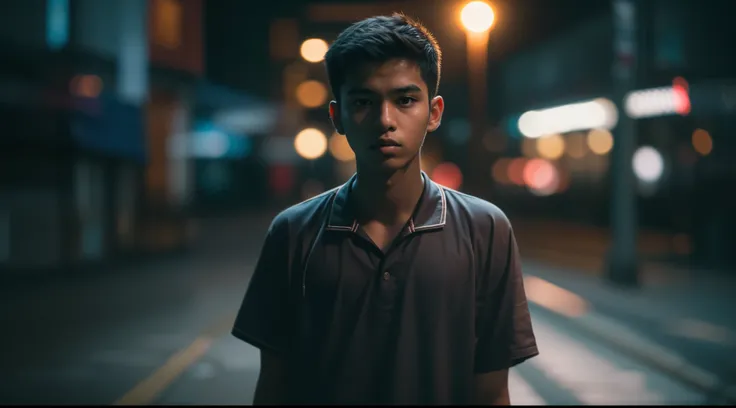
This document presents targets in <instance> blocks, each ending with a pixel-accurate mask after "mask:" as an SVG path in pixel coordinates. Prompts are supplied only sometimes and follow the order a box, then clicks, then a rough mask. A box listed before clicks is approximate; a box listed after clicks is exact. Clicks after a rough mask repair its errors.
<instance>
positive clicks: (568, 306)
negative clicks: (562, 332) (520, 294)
mask: <svg viewBox="0 0 736 408" xmlns="http://www.w3.org/2000/svg"><path fill="white" fill-rule="evenodd" d="M524 289H525V291H526V296H527V298H528V299H529V300H530V301H532V302H534V303H536V304H538V305H540V306H543V307H546V308H547V309H550V310H552V311H553V312H556V313H559V314H562V315H565V316H567V317H579V316H582V315H584V314H585V313H587V312H588V310H589V309H590V305H589V304H588V302H587V301H586V300H585V299H583V298H582V297H580V296H578V295H576V294H575V293H573V292H570V291H569V290H567V289H563V288H561V287H559V286H557V285H555V284H553V283H551V282H548V281H546V280H544V279H542V278H538V277H536V276H531V275H527V276H525V277H524Z"/></svg>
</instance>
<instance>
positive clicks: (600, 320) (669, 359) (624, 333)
mask: <svg viewBox="0 0 736 408" xmlns="http://www.w3.org/2000/svg"><path fill="white" fill-rule="evenodd" d="M530 302H532V303H534V304H535V306H538V307H539V308H541V309H544V310H545V311H547V312H548V313H552V314H554V315H555V316H559V317H561V318H564V319H566V320H568V321H570V322H571V323H572V324H573V325H575V327H576V328H578V329H581V330H582V331H584V332H586V333H587V334H589V335H591V336H593V337H595V338H596V339H598V340H601V341H602V342H604V343H605V344H607V345H608V346H611V347H613V348H615V349H617V350H618V351H621V352H623V353H625V354H627V355H629V356H631V357H634V358H635V359H637V360H639V361H642V362H644V363H646V364H647V365H649V366H651V367H653V368H655V369H657V370H659V371H661V372H663V373H665V374H667V375H668V376H670V377H672V378H674V379H676V380H678V381H680V382H682V383H685V384H687V385H689V386H691V387H694V388H696V389H697V390H698V391H701V392H703V393H705V394H706V395H707V400H708V401H711V402H712V401H713V400H714V399H715V398H717V399H723V402H725V403H727V404H734V403H736V385H728V384H723V383H721V382H720V379H719V378H718V376H717V375H715V374H713V373H711V372H708V371H706V370H703V369H702V368H699V367H697V366H695V365H693V364H691V363H690V362H688V361H687V360H686V359H685V358H684V357H682V356H681V355H679V354H678V353H677V352H674V351H672V350H668V349H666V348H664V347H662V346H660V345H658V344H656V343H655V342H653V341H651V340H649V339H647V338H646V337H645V336H643V335H641V334H639V333H637V332H636V331H634V330H632V329H631V328H629V327H627V326H625V325H624V324H621V323H619V322H617V321H616V320H614V319H611V318H609V317H606V316H604V315H602V314H600V313H597V312H595V311H589V312H587V313H586V314H584V315H582V316H580V317H574V318H572V317H569V316H565V315H563V314H561V313H558V312H555V311H554V310H551V309H548V308H546V307H544V306H542V305H540V304H538V303H535V302H533V301H530Z"/></svg>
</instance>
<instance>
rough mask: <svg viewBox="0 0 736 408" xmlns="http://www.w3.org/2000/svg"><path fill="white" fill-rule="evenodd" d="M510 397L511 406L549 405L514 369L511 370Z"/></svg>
mask: <svg viewBox="0 0 736 408" xmlns="http://www.w3.org/2000/svg"><path fill="white" fill-rule="evenodd" d="M509 395H510V397H511V405H547V402H546V401H545V400H544V398H542V397H540V396H539V394H537V392H536V391H534V388H532V386H531V385H529V383H528V382H526V381H524V379H523V378H522V377H521V375H519V373H518V372H516V370H515V369H513V368H512V369H511V370H509Z"/></svg>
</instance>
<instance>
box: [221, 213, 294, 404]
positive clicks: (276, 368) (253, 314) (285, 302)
mask: <svg viewBox="0 0 736 408" xmlns="http://www.w3.org/2000/svg"><path fill="white" fill-rule="evenodd" d="M289 258H290V257H289V245H288V226H287V224H286V220H284V219H280V217H278V216H277V217H276V219H275V220H274V222H273V223H272V224H271V227H270V228H269V231H268V234H267V235H266V239H265V242H264V244H263V248H262V249H261V253H260V256H259V257H258V262H257V263H256V267H255V270H254V272H253V276H252V277H251V279H250V283H249V284H248V289H247V291H246V293H245V297H244V298H243V302H242V304H241V306H240V310H239V311H238V316H237V318H236V319H235V324H234V326H233V330H232V334H233V335H234V336H235V337H237V338H239V339H241V340H243V341H245V342H246V343H248V344H250V345H252V346H254V347H256V348H258V349H260V352H261V370H260V373H259V375H258V383H257V385H256V392H255V397H254V401H253V403H254V404H257V405H271V404H280V403H282V402H283V401H284V400H285V399H286V398H288V397H289V390H288V389H287V381H286V379H287V375H288V373H287V367H288V364H287V361H286V360H285V359H284V357H283V356H285V355H287V354H288V350H287V340H288V338H289V335H290V333H291V326H292V324H291V323H292V316H291V313H292V311H291V309H290V304H291V303H290V302H289Z"/></svg>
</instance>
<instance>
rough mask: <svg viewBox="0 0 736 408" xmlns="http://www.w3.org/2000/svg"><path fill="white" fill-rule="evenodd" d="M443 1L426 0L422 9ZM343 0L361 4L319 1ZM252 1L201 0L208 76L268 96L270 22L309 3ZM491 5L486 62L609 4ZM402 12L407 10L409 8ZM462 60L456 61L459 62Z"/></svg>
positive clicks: (525, 1)
mask: <svg viewBox="0 0 736 408" xmlns="http://www.w3.org/2000/svg"><path fill="white" fill-rule="evenodd" d="M447 1H449V0H426V2H425V3H423V7H432V6H433V5H434V4H439V3H438V2H447ZM346 2H351V3H365V1H358V0H320V1H319V3H346ZM373 2H374V3H377V2H381V1H380V0H379V1H376V0H373ZM384 2H387V3H393V4H396V3H397V1H384ZM315 3H316V2H315ZM255 4H256V2H254V1H253V2H252V1H247V0H207V1H205V26H206V33H205V35H206V42H205V44H206V47H207V49H206V54H205V55H206V56H207V61H206V62H207V75H208V77H209V78H210V79H211V80H212V81H214V82H217V83H222V84H224V85H230V86H233V87H235V88H238V89H241V90H243V91H246V92H249V93H253V94H255V95H258V96H261V97H268V95H269V92H270V83H269V81H268V80H264V76H269V75H272V71H273V67H271V66H270V61H269V55H268V35H267V33H268V28H269V22H270V20H271V19H273V18H278V17H297V18H298V17H300V16H301V15H303V10H304V6H305V5H306V4H308V2H307V1H304V0H272V1H264V2H259V4H258V5H257V6H255ZM492 4H493V5H494V7H495V8H496V11H497V16H498V20H497V24H496V26H495V27H494V31H493V33H492V35H493V39H492V42H493V44H492V47H491V51H490V53H489V58H490V61H491V64H493V63H494V62H498V61H500V60H503V59H504V58H507V57H508V56H510V55H513V54H514V53H516V52H519V51H523V50H524V49H527V48H529V47H530V46H533V45H534V44H536V43H538V42H539V41H541V40H544V39H545V38H547V37H549V36H552V35H554V34H555V33H556V32H559V31H560V30H564V29H565V28H566V27H569V26H571V25H574V24H575V23H576V22H578V21H580V20H581V19H585V18H587V17H590V16H592V15H595V14H599V13H605V12H607V11H608V10H609V8H610V0H496V1H494V2H492ZM405 11H406V12H407V14H411V11H410V9H409V8H407V9H406V10H405ZM441 18H442V16H437V18H436V19H434V20H432V19H427V18H425V19H423V20H422V21H423V22H424V23H425V24H426V25H427V26H428V27H429V28H430V29H431V30H433V31H435V30H441V29H445V30H447V28H446V27H447V26H448V24H455V22H454V21H453V22H447V21H443V20H441ZM338 31H339V29H338ZM305 34H306V33H305ZM438 40H439V41H440V46H442V47H443V49H444V50H445V56H446V57H449V58H453V59H457V58H458V57H457V56H453V54H452V52H451V51H452V50H454V49H458V48H459V49H462V48H461V47H462V44H452V43H451V42H452V41H451V40H447V39H445V40H444V41H443V37H442V36H441V35H438ZM448 50H451V51H450V52H448ZM450 62H454V61H450ZM463 63H464V62H463V61H458V64H463ZM448 68H449V69H451V68H452V67H450V66H448ZM451 77H452V76H450V79H448V80H451Z"/></svg>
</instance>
